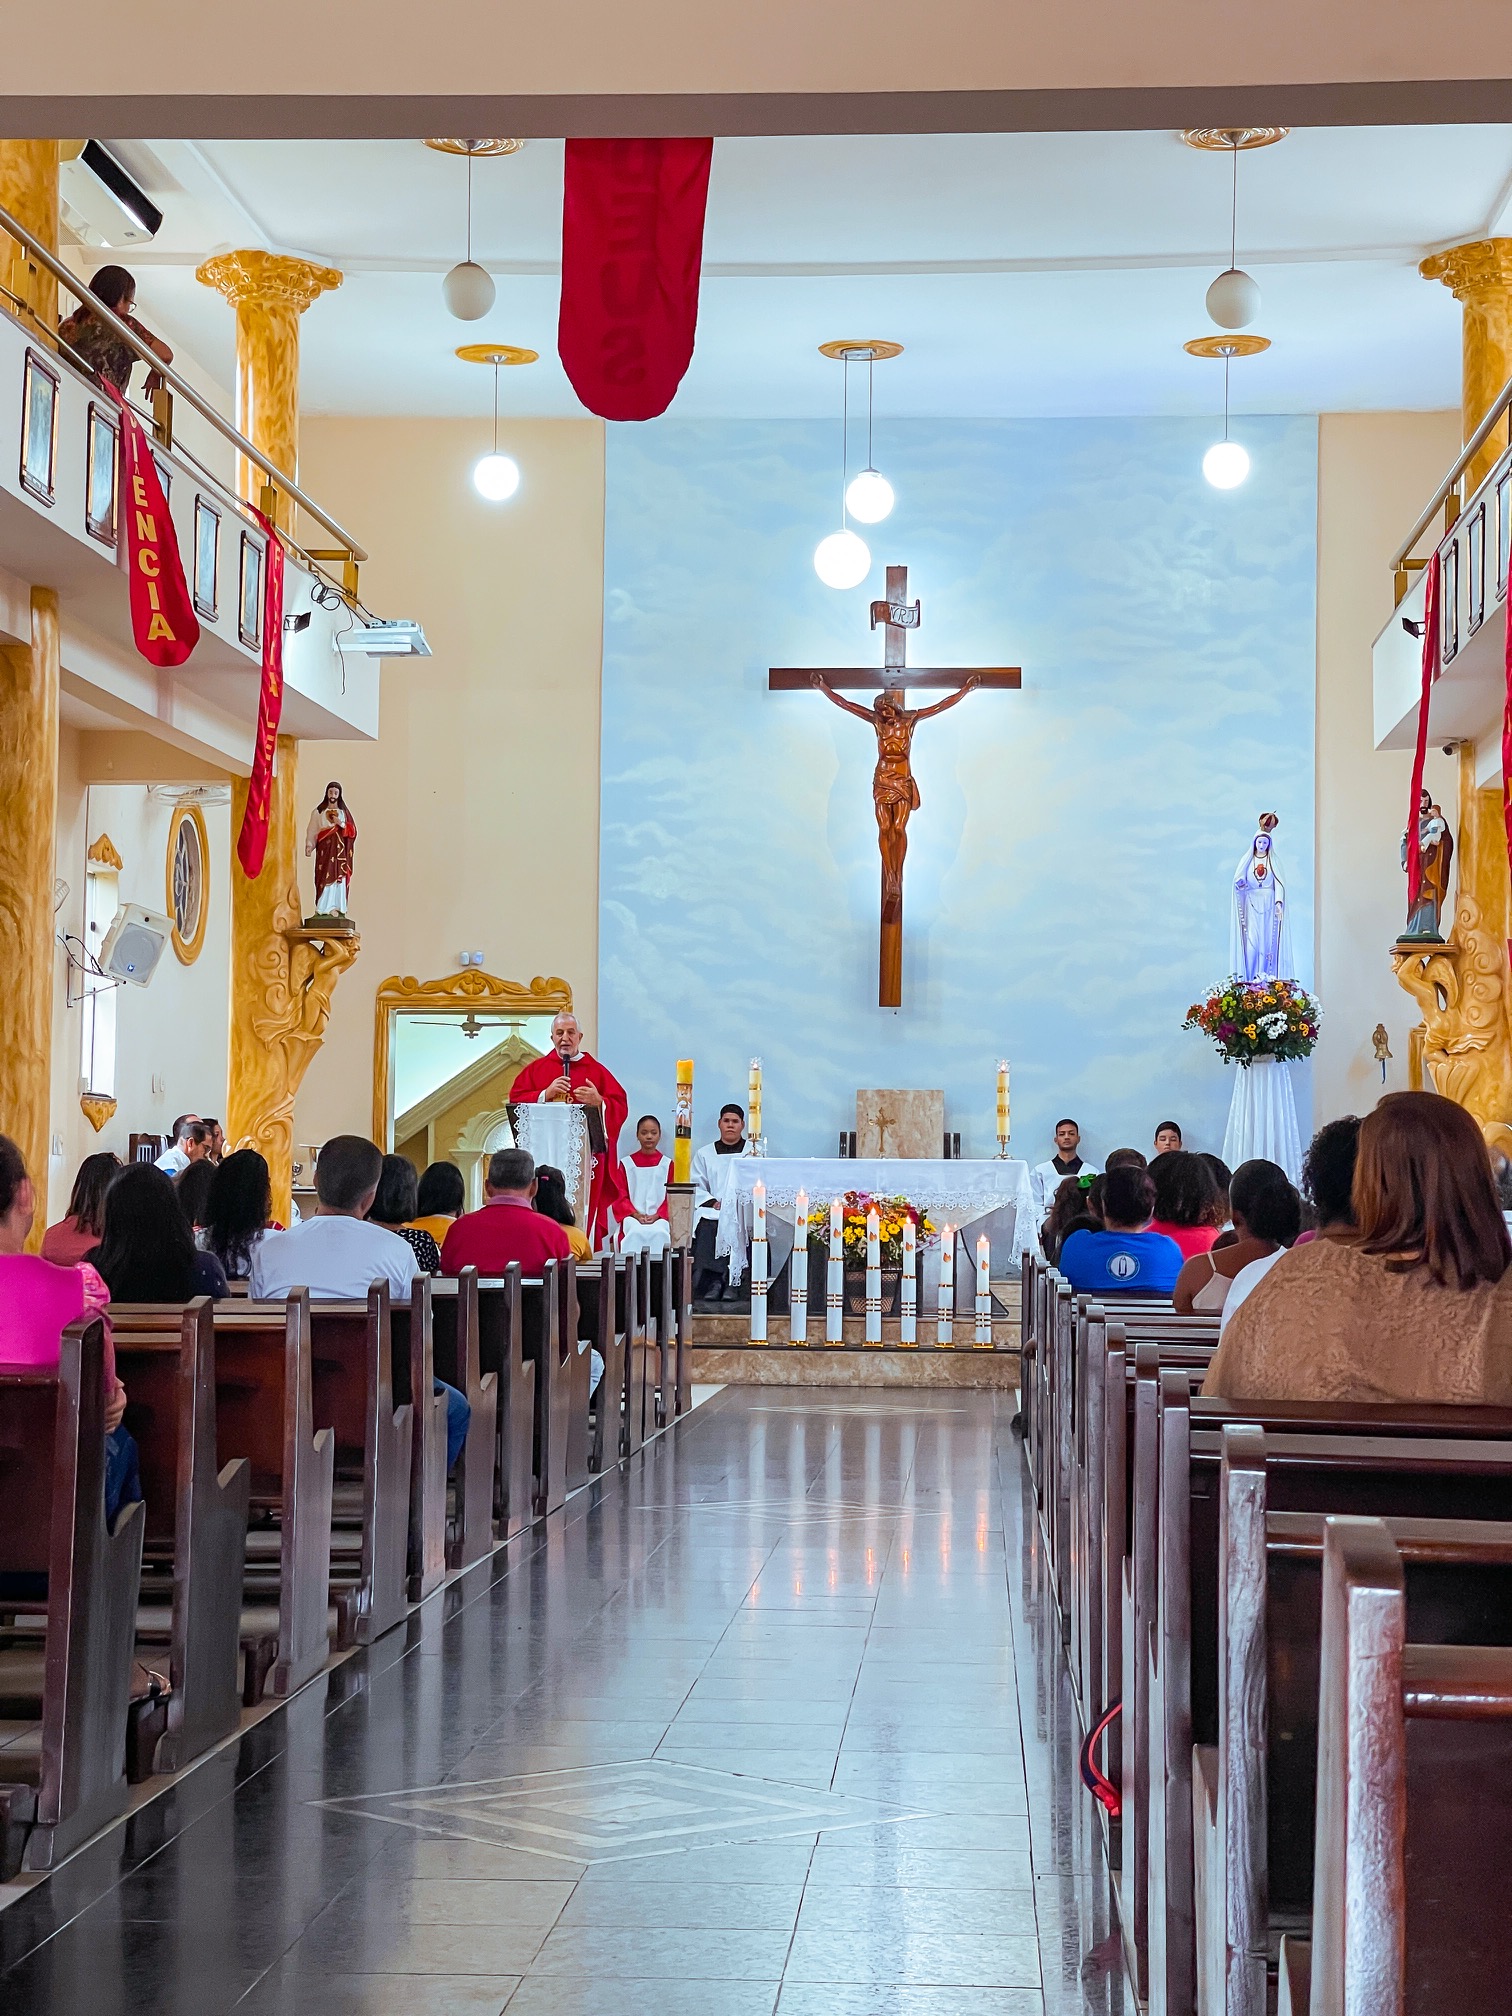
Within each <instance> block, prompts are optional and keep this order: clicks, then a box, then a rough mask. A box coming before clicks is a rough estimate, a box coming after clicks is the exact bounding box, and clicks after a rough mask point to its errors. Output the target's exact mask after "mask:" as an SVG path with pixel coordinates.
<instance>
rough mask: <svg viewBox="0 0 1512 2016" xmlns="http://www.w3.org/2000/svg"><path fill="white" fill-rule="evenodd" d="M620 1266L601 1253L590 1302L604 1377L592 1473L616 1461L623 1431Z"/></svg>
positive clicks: (595, 1419) (595, 1424)
mask: <svg viewBox="0 0 1512 2016" xmlns="http://www.w3.org/2000/svg"><path fill="white" fill-rule="evenodd" d="M623 1265H624V1263H623V1262H622V1261H619V1260H617V1259H616V1258H615V1256H614V1255H613V1254H612V1253H606V1254H605V1255H604V1257H603V1258H602V1259H601V1260H600V1262H599V1268H598V1275H597V1278H596V1283H595V1288H596V1293H595V1296H594V1300H593V1303H592V1310H593V1317H594V1341H595V1344H596V1346H597V1349H598V1353H599V1356H600V1357H601V1358H602V1359H603V1361H604V1376H603V1379H602V1381H601V1382H600V1385H599V1390H598V1399H597V1401H596V1402H595V1403H594V1410H593V1439H592V1441H591V1443H590V1445H589V1449H588V1468H589V1470H590V1471H591V1472H592V1473H593V1474H594V1475H595V1476H598V1475H601V1474H602V1472H603V1471H605V1470H607V1469H608V1468H609V1467H610V1466H611V1465H612V1464H615V1463H617V1462H618V1461H619V1454H620V1436H621V1434H622V1433H623V1430H624V1397H625V1337H624V1332H623V1331H622V1330H621V1329H620V1327H619V1311H620V1309H621V1308H622V1307H623V1297H622V1295H621V1293H620V1287H619V1276H620V1274H621V1272H622V1271H623ZM583 1285H584V1286H586V1283H584V1284H583Z"/></svg>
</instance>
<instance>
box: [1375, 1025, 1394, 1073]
mask: <svg viewBox="0 0 1512 2016" xmlns="http://www.w3.org/2000/svg"><path fill="white" fill-rule="evenodd" d="M1370 1047H1371V1049H1372V1050H1374V1052H1375V1060H1376V1062H1377V1064H1379V1065H1380V1067H1381V1083H1382V1084H1383V1085H1384V1084H1385V1083H1386V1066H1387V1065H1388V1064H1389V1063H1390V1062H1391V1038H1390V1037H1389V1036H1388V1035H1387V1033H1386V1024H1385V1023H1384V1022H1377V1024H1376V1026H1375V1028H1374V1029H1373V1030H1372V1031H1371V1032H1370Z"/></svg>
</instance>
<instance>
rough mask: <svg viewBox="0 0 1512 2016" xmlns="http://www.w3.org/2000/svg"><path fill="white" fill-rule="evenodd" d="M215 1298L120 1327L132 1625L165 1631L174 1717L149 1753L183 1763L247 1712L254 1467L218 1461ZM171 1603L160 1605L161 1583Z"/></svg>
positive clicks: (167, 1763) (150, 1632)
mask: <svg viewBox="0 0 1512 2016" xmlns="http://www.w3.org/2000/svg"><path fill="white" fill-rule="evenodd" d="M213 1311H214V1305H213V1303H211V1301H210V1300H209V1298H208V1297H207V1296H204V1295H201V1296H197V1297H196V1298H195V1300H194V1301H192V1302H191V1303H189V1304H188V1306H187V1307H186V1308H185V1309H184V1310H183V1313H182V1315H181V1316H180V1318H179V1322H178V1326H177V1332H176V1334H175V1330H174V1328H173V1325H172V1321H171V1312H170V1313H168V1315H167V1319H166V1320H165V1322H164V1324H163V1327H162V1329H161V1331H160V1332H159V1333H158V1334H157V1335H155V1336H154V1335H151V1334H149V1333H147V1332H145V1331H138V1330H131V1329H127V1328H126V1327H125V1326H124V1325H122V1326H120V1327H118V1328H117V1329H116V1332H115V1358H116V1372H117V1374H118V1376H119V1377H120V1379H121V1380H122V1382H123V1383H124V1385H125V1387H126V1391H127V1394H128V1396H129V1404H128V1405H127V1409H126V1423H125V1425H126V1427H127V1429H128V1430H129V1431H130V1433H131V1434H132V1435H133V1436H134V1437H135V1438H136V1444H137V1450H138V1453H139V1457H140V1461H141V1473H142V1495H143V1498H144V1499H145V1501H146V1509H145V1513H144V1530H145V1560H144V1584H143V1601H142V1608H141V1610H140V1611H139V1613H138V1621H137V1635H138V1637H139V1638H140V1639H143V1640H145V1641H146V1642H147V1643H149V1644H151V1643H153V1642H154V1641H158V1640H162V1641H166V1643H167V1645H168V1675H169V1683H170V1692H169V1695H168V1700H167V1723H166V1727H165V1728H164V1731H163V1734H162V1736H161V1737H160V1739H159V1740H158V1743H157V1745H156V1750H155V1754H154V1755H153V1757H152V1758H151V1760H150V1768H151V1769H152V1770H155V1771H177V1770H179V1769H180V1768H181V1767H182V1766H183V1765H185V1764H187V1763H189V1762H190V1761H191V1760H192V1759H193V1758H195V1757H198V1756H199V1755H200V1753H201V1752H202V1751H204V1750H207V1749H209V1747H210V1746H211V1744H212V1743H218V1742H219V1741H220V1740H221V1738H222V1737H223V1736H229V1735H230V1734H231V1732H232V1731H233V1730H234V1729H235V1728H236V1726H237V1724H238V1722H239V1721H240V1719H241V1710H242V1696H243V1691H244V1681H243V1675H242V1670H241V1656H240V1654H241V1610H242V1604H241V1597H242V1573H243V1568H244V1564H245V1561H246V1552H247V1515H248V1510H249V1507H250V1502H251V1492H252V1470H251V1466H250V1464H249V1463H248V1462H247V1460H246V1458H245V1457H240V1456H239V1457H233V1458H232V1459H231V1460H230V1461H229V1462H228V1463H226V1464H224V1465H222V1463H221V1460H220V1454H219V1447H220V1445H219V1439H218V1433H217V1424H216V1404H215V1397H216V1396H215V1362H216V1361H215V1328H214V1321H213ZM159 1581H160V1582H161V1583H162V1584H164V1585H165V1593H166V1594H168V1596H169V1597H170V1599H171V1600H170V1603H169V1605H168V1606H166V1608H165V1607H164V1606H162V1605H156V1606H153V1605H151V1604H150V1602H149V1597H150V1595H151V1594H152V1593H155V1592H154V1591H153V1584H154V1582H159Z"/></svg>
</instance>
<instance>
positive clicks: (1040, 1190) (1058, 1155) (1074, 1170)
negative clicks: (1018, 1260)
mask: <svg viewBox="0 0 1512 2016" xmlns="http://www.w3.org/2000/svg"><path fill="white" fill-rule="evenodd" d="M1080 1147H1081V1129H1080V1127H1078V1126H1077V1124H1076V1122H1075V1121H1074V1120H1057V1121H1056V1123H1055V1153H1054V1154H1053V1155H1052V1156H1051V1157H1050V1158H1049V1160H1048V1161H1046V1162H1037V1163H1036V1164H1035V1165H1034V1167H1033V1168H1032V1169H1031V1170H1030V1171H1029V1187H1030V1189H1031V1190H1032V1191H1033V1193H1034V1201H1035V1204H1036V1205H1037V1206H1038V1207H1039V1214H1040V1217H1041V1218H1043V1217H1044V1216H1045V1213H1046V1212H1047V1211H1048V1210H1049V1209H1050V1206H1051V1204H1052V1202H1053V1201H1054V1199H1055V1196H1056V1192H1057V1191H1058V1189H1059V1187H1060V1185H1061V1184H1062V1183H1064V1182H1065V1180H1066V1178H1067V1177H1068V1176H1082V1175H1086V1174H1091V1175H1093V1176H1100V1175H1101V1174H1102V1171H1101V1170H1100V1169H1097V1168H1095V1167H1094V1166H1093V1164H1092V1163H1090V1162H1084V1161H1083V1160H1082V1157H1081V1154H1080V1153H1079V1150H1080Z"/></svg>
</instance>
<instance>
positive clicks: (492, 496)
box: [472, 449, 520, 504]
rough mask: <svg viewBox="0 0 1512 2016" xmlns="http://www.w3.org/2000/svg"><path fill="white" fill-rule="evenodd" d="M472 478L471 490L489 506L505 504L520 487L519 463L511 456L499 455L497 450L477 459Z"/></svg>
mask: <svg viewBox="0 0 1512 2016" xmlns="http://www.w3.org/2000/svg"><path fill="white" fill-rule="evenodd" d="M472 476H473V488H474V489H475V490H476V491H477V493H478V495H479V496H480V497H486V498H487V499H488V501H489V503H490V504H503V503H505V502H507V501H508V499H509V498H511V497H513V495H514V494H515V492H516V490H518V489H519V487H520V465H519V463H518V462H516V460H515V459H514V457H513V456H512V455H501V454H500V453H499V451H498V450H497V449H495V450H494V451H493V453H492V454H491V455H483V456H480V457H479V459H478V460H477V461H476V462H475V463H474V464H473V472H472Z"/></svg>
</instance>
